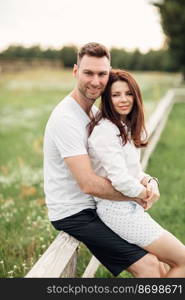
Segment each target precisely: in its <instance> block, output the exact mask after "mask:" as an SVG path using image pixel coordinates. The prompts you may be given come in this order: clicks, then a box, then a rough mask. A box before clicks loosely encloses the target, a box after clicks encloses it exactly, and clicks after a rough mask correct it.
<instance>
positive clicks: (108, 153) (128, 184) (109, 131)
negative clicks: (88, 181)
mask: <svg viewBox="0 0 185 300" xmlns="http://www.w3.org/2000/svg"><path fill="white" fill-rule="evenodd" d="M109 123H110V124H109ZM109 123H108V122H104V123H101V124H100V125H98V126H95V128H94V130H93V132H92V134H91V136H90V138H89V141H88V144H89V149H90V150H92V151H93V153H94V155H95V157H96V158H97V160H98V161H99V162H100V164H101V166H102V167H103V168H104V169H105V171H106V173H107V177H108V179H109V180H110V181H111V183H112V185H113V186H114V188H115V189H116V190H118V191H119V192H121V193H122V194H124V195H125V196H129V197H136V196H138V194H140V192H141V191H142V190H143V185H142V184H141V183H140V182H139V180H137V179H136V178H134V177H133V176H131V175H130V174H129V170H128V169H127V166H126V160H125V159H126V158H125V151H124V146H123V145H121V141H120V137H119V130H118V129H117V127H116V126H115V125H114V124H112V123H111V122H109Z"/></svg>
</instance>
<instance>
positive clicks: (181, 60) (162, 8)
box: [153, 0, 185, 79]
mask: <svg viewBox="0 0 185 300" xmlns="http://www.w3.org/2000/svg"><path fill="white" fill-rule="evenodd" d="M153 5H154V6H156V7H157V8H158V10H159V12H160V15H161V24H162V27H163V30H164V33H165V34H166V36H167V43H168V45H169V50H170V53H171V56H172V59H174V60H175V63H174V65H177V66H178V67H179V69H180V70H181V71H182V73H183V78H184V79H185V50H184V49H185V0H160V1H154V3H153Z"/></svg>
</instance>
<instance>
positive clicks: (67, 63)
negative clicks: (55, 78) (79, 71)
mask: <svg viewBox="0 0 185 300" xmlns="http://www.w3.org/2000/svg"><path fill="white" fill-rule="evenodd" d="M76 56H77V48H76V47H75V46H64V47H63V48H62V50H61V51H60V57H61V59H62V61H63V64H64V67H67V68H71V67H73V65H74V64H75V63H76Z"/></svg>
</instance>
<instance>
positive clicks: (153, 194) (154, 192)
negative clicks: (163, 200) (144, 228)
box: [144, 179, 160, 210]
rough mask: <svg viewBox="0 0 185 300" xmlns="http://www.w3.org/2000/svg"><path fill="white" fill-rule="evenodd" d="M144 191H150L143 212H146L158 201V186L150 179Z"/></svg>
mask: <svg viewBox="0 0 185 300" xmlns="http://www.w3.org/2000/svg"><path fill="white" fill-rule="evenodd" d="M146 189H147V190H150V194H149V197H148V198H147V199H146V203H147V205H146V207H145V208H144V209H145V210H148V209H149V208H151V207H152V205H153V204H154V203H155V202H156V201H158V200H159V198H160V193H159V186H158V183H157V182H156V180H155V179H151V180H150V182H148V183H147V185H146Z"/></svg>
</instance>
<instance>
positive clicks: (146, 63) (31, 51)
mask: <svg viewBox="0 0 185 300" xmlns="http://www.w3.org/2000/svg"><path fill="white" fill-rule="evenodd" d="M77 51H78V49H77V47H76V46H64V47H62V48H61V49H58V50H57V49H52V48H48V49H45V50H43V49H41V47H40V46H32V47H29V48H28V47H24V46H21V45H12V46H9V47H8V48H7V49H6V50H4V51H2V52H1V53H0V59H3V60H6V59H7V60H12V59H13V60H15V59H24V60H32V59H40V60H42V59H48V60H51V61H52V60H60V61H61V62H62V65H63V66H64V67H66V68H71V67H73V65H74V64H75V63H76V55H77ZM110 52H111V58H112V62H111V64H112V67H113V68H122V69H123V68H124V69H127V70H144V71H149V70H150V71H167V72H174V71H178V70H179V64H177V63H176V61H175V60H173V59H172V58H171V56H170V53H169V50H168V49H161V50H150V51H148V52H147V53H141V52H140V51H139V49H136V50H134V51H132V52H131V51H126V50H125V49H120V48H115V47H114V48H111V49H110Z"/></svg>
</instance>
